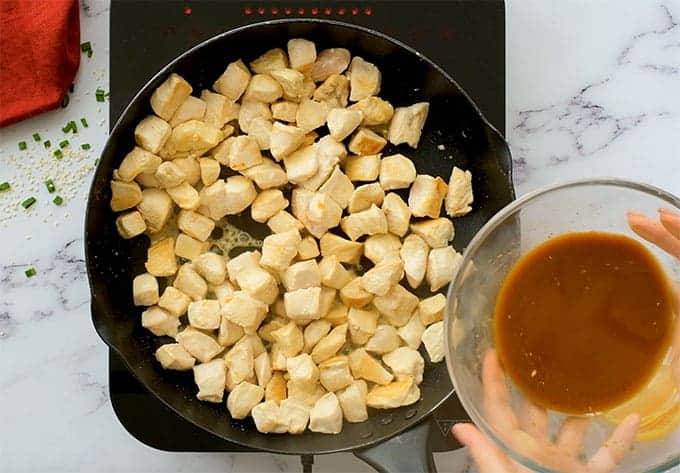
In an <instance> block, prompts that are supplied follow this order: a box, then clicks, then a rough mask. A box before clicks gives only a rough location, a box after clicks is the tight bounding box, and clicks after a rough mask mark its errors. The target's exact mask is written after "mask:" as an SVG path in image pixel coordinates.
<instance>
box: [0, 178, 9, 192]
mask: <svg viewBox="0 0 680 473" xmlns="http://www.w3.org/2000/svg"><path fill="white" fill-rule="evenodd" d="M10 187H11V186H10V185H9V182H7V181H5V182H3V183H0V192H5V191H8V190H9V188H10Z"/></svg>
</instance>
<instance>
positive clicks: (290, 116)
mask: <svg viewBox="0 0 680 473" xmlns="http://www.w3.org/2000/svg"><path fill="white" fill-rule="evenodd" d="M270 108H271V110H272V118H274V120H281V121H283V122H288V123H295V119H296V118H295V117H296V115H297V109H298V104H296V103H295V102H288V101H286V100H282V101H280V102H276V103H273V104H272V105H271V107H270Z"/></svg>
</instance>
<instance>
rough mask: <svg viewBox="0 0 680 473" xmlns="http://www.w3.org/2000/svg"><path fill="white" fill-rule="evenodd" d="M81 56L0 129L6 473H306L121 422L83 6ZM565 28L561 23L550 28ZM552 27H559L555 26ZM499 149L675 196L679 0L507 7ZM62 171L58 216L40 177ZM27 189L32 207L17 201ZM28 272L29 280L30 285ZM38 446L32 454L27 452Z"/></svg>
mask: <svg viewBox="0 0 680 473" xmlns="http://www.w3.org/2000/svg"><path fill="white" fill-rule="evenodd" d="M80 5H81V12H82V15H81V24H82V39H83V41H87V40H89V41H91V42H92V43H93V45H94V50H95V54H94V56H93V57H92V58H85V57H83V58H82V59H83V61H82V64H81V69H80V71H79V73H78V77H77V80H76V87H75V91H74V93H73V94H72V97H71V105H70V106H69V108H67V109H65V110H57V111H54V112H50V113H48V114H45V115H42V116H40V117H36V118H34V119H31V120H28V121H25V122H23V123H19V124H17V125H14V126H12V127H8V128H5V129H1V130H0V163H2V166H0V182H2V181H5V180H9V181H11V182H12V191H11V192H7V193H0V241H1V242H2V244H1V245H0V294H2V297H0V355H1V356H0V392H1V393H2V399H3V402H2V403H1V404H0V425H2V429H0V471H3V472H5V471H6V472H15V471H17V472H19V471H88V472H100V471H102V472H105V471H106V472H117V471H144V472H147V471H148V472H152V471H159V472H160V471H163V472H170V471H172V472H185V471H186V472H199V471H200V472H213V471H214V472H225V471H226V472H260V471H261V472H265V471H266V472H269V471H300V470H301V466H300V460H299V458H296V457H288V456H282V455H267V454H190V453H184V454H182V453H168V452H160V451H157V450H154V449H152V448H149V447H147V446H144V445H142V444H141V443H139V442H138V441H136V440H135V439H133V438H132V437H131V436H130V435H129V434H128V433H127V432H126V431H125V430H124V428H123V427H122V426H121V425H120V423H119V422H118V421H117V419H116V417H115V413H114V412H113V410H112V407H111V403H110V400H109V396H108V382H107V352H106V348H105V346H104V344H103V343H102V342H101V340H100V339H99V337H98V336H97V334H96V333H95V331H94V328H93V327H92V324H91V322H90V312H89V289H88V287H87V278H86V273H85V265H84V251H83V240H82V227H83V220H84V209H85V199H86V196H87V190H88V187H89V182H90V178H91V175H92V170H93V169H94V166H95V163H94V160H95V158H96V156H97V153H98V152H99V151H101V149H102V147H103V145H104V142H105V139H106V134H107V133H106V130H107V129H108V123H107V116H108V110H107V104H106V103H104V104H100V103H96V102H95V100H94V90H95V89H96V88H97V87H102V88H104V89H105V90H108V73H107V65H108V55H107V53H108V16H109V13H108V12H109V5H108V2H107V1H105V0H81V1H80ZM556 17H559V18H560V20H564V21H559V22H557V23H556V20H555V18H556ZM556 24H558V25H559V27H555V25H556ZM508 34H509V42H508V57H509V64H508V71H509V75H508V77H509V88H508V97H509V110H508V133H507V135H508V141H509V143H510V145H511V149H512V152H513V156H514V171H515V179H516V185H517V190H518V193H520V194H521V193H524V192H527V191H529V190H532V189H535V188H537V187H539V186H542V185H545V184H548V183H551V182H554V181H557V180H562V179H569V178H575V177H586V176H599V175H605V174H608V175H621V176H624V177H629V178H634V179H638V180H642V181H646V182H649V183H652V184H655V185H658V186H660V187H664V188H666V189H667V190H669V191H671V192H674V193H676V194H680V178H679V176H680V159H678V155H679V154H680V141H679V139H678V137H680V112H679V111H680V0H668V1H665V2H664V3H654V2H627V3H625V4H624V3H622V2H619V1H617V0H601V1H598V2H587V1H584V0H568V1H549V2H547V1H546V2H536V1H527V0H522V1H513V2H510V3H509V5H508ZM81 116H86V117H87V118H88V120H89V121H90V127H89V128H88V129H86V130H81V132H80V133H79V135H78V136H77V137H75V136H74V137H72V138H71V140H72V141H73V142H74V143H76V144H80V143H84V142H88V143H91V145H92V152H91V153H76V152H73V153H72V154H71V155H69V159H64V160H63V162H60V163H55V161H54V160H53V159H48V158H50V156H49V155H48V154H47V153H46V152H45V151H44V149H43V148H42V147H41V146H39V145H40V144H39V143H38V144H35V143H29V147H30V150H29V151H30V152H29V153H27V154H24V155H22V154H19V153H18V152H17V145H16V143H17V142H18V141H20V140H27V141H28V140H30V136H31V134H32V133H34V132H36V131H39V132H40V133H41V134H43V135H44V136H45V137H49V138H50V139H52V141H53V142H55V139H56V138H57V137H60V136H61V127H62V126H63V125H64V123H65V122H66V121H68V120H71V119H73V120H77V119H78V118H80V117H81ZM57 172H61V174H62V179H61V180H60V181H59V186H60V189H59V192H60V193H62V194H63V195H64V196H65V197H66V202H65V205H64V206H62V207H55V206H53V205H52V204H51V197H50V195H49V194H47V192H46V191H45V190H44V185H43V182H42V181H43V180H44V179H46V178H49V177H54V176H55V175H56V174H55V173H57ZM29 195H36V196H37V197H38V204H36V206H34V208H32V209H30V210H29V211H24V210H23V209H22V208H20V206H19V205H18V202H20V200H21V199H23V198H25V197H27V196H29ZM29 267H33V268H35V269H36V271H37V274H36V276H35V277H32V278H27V277H26V276H25V274H24V271H25V270H26V269H27V268H29ZM36 446H39V450H38V449H37V448H36ZM435 458H436V462H437V465H438V468H439V471H445V472H452V473H462V472H472V471H475V470H474V466H472V465H471V463H470V462H469V461H468V456H467V453H466V452H465V451H464V450H461V451H457V452H452V453H446V454H437V455H436V456H435ZM314 470H315V471H319V472H321V471H324V472H349V471H352V472H354V471H357V472H358V471H371V470H370V468H369V467H368V466H366V465H364V464H363V463H362V462H361V461H359V460H357V459H356V458H355V457H353V456H352V455H349V454H334V455H328V456H324V457H321V458H316V459H315V463H314Z"/></svg>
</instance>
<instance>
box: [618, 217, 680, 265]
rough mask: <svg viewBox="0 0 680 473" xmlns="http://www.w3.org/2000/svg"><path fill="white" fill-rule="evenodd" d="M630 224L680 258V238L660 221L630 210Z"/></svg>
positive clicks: (660, 246)
mask: <svg viewBox="0 0 680 473" xmlns="http://www.w3.org/2000/svg"><path fill="white" fill-rule="evenodd" d="M628 225H629V226H630V228H631V230H633V231H634V232H635V233H636V234H638V235H639V236H640V237H642V238H644V239H645V240H647V241H649V242H650V243H653V244H655V245H656V246H658V247H659V248H661V249H662V250H664V251H666V252H667V253H669V254H670V255H672V256H675V257H676V258H680V240H678V239H677V238H675V237H674V236H673V235H671V233H670V232H669V231H667V230H666V228H665V227H664V226H663V225H661V223H659V222H655V221H654V220H652V219H650V218H649V217H647V216H645V215H643V214H641V213H638V212H628Z"/></svg>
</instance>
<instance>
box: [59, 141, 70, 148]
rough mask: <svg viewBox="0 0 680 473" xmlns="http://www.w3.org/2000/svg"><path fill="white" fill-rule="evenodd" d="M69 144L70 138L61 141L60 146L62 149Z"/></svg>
mask: <svg viewBox="0 0 680 473" xmlns="http://www.w3.org/2000/svg"><path fill="white" fill-rule="evenodd" d="M68 145H69V142H68V140H64V141H62V142H60V143H59V147H60V148H62V149H63V148H66V147H67V146H68Z"/></svg>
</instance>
